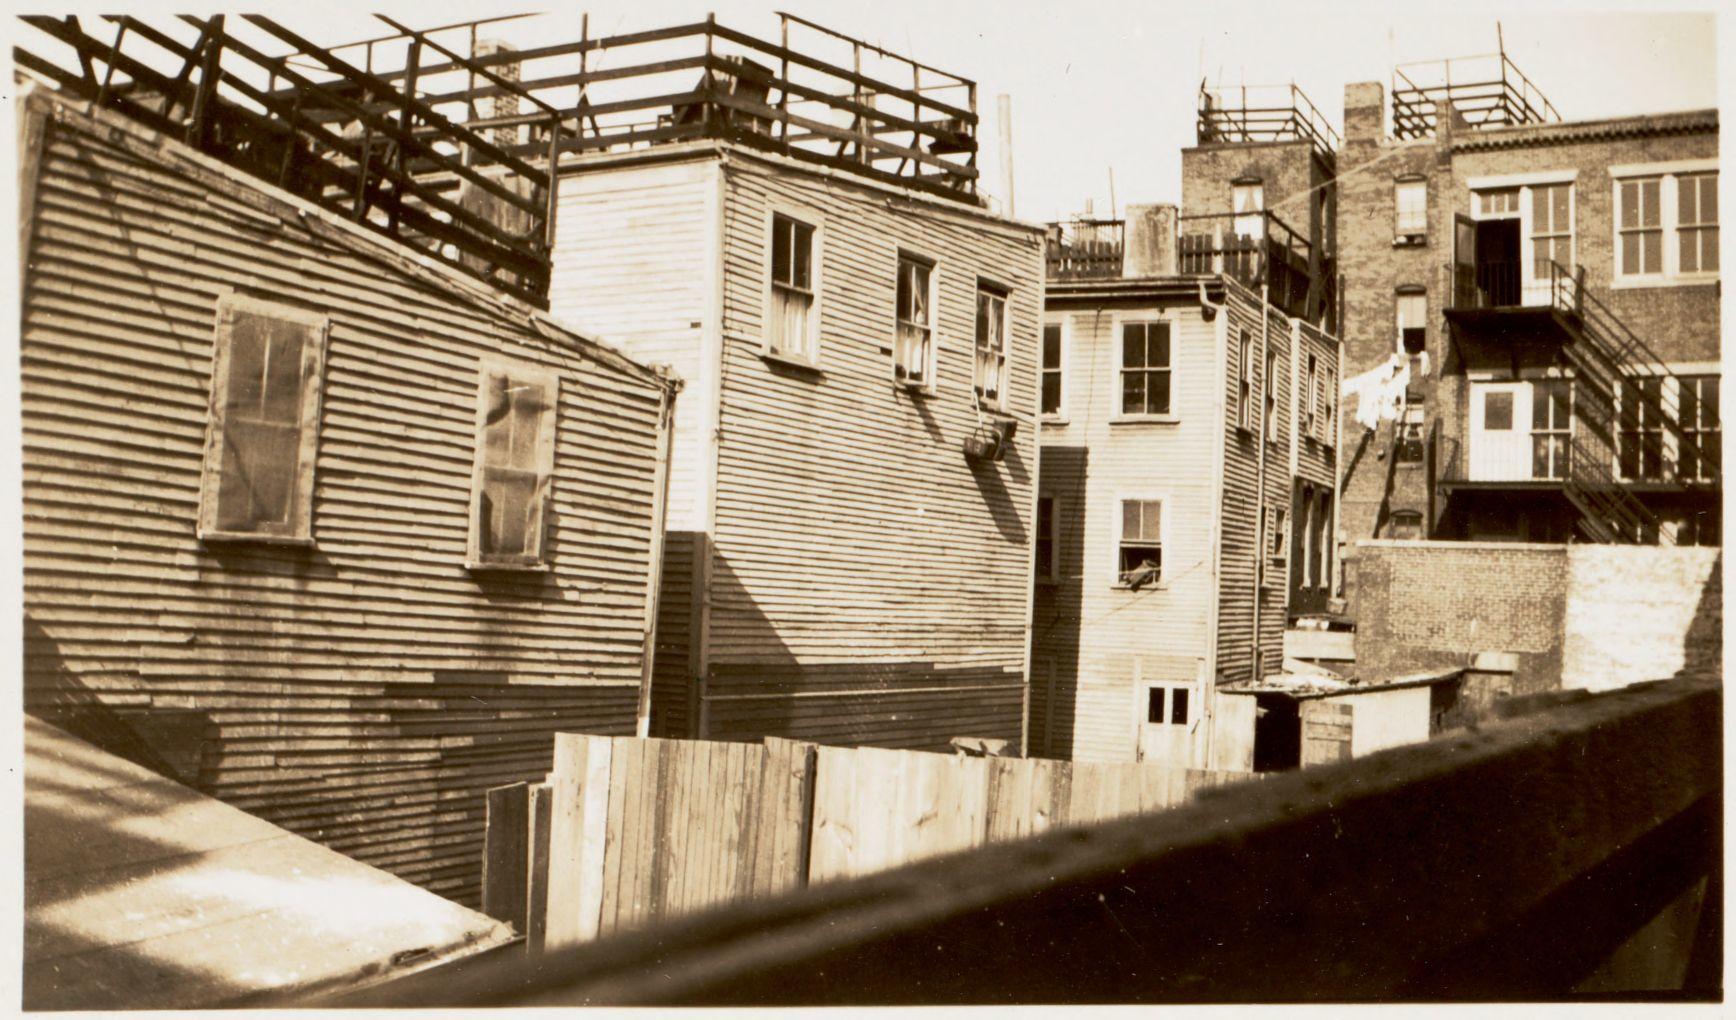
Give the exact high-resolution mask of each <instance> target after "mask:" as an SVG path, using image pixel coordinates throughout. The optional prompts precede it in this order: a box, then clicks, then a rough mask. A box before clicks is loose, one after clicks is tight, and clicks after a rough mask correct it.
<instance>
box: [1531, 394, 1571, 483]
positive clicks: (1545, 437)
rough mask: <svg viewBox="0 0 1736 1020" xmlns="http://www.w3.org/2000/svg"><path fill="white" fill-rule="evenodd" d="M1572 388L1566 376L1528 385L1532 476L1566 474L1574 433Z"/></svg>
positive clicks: (1552, 476) (1555, 476)
mask: <svg viewBox="0 0 1736 1020" xmlns="http://www.w3.org/2000/svg"><path fill="white" fill-rule="evenodd" d="M1572 430H1573V389H1572V384H1571V383H1569V382H1568V381H1567V380H1566V379H1549V380H1544V381H1542V382H1537V383H1533V384H1532V386H1531V477H1533V478H1566V477H1567V465H1568V457H1569V453H1568V444H1569V442H1570V440H1571V438H1572V435H1573V431H1572Z"/></svg>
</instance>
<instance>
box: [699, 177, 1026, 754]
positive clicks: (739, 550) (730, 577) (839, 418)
mask: <svg viewBox="0 0 1736 1020" xmlns="http://www.w3.org/2000/svg"><path fill="white" fill-rule="evenodd" d="M723 172H724V174H725V184H724V195H725V225H724V259H723V267H724V311H723V363H722V400H721V421H720V436H721V447H720V450H719V454H718V458H719V459H718V467H717V479H718V482H717V494H716V500H717V507H716V525H715V529H716V530H715V534H714V540H715V547H714V553H713V555H712V557H711V559H710V563H709V569H710V574H711V581H710V622H709V632H708V634H707V635H706V637H705V640H706V642H707V652H706V655H707V660H706V661H707V662H708V664H709V666H708V674H707V676H706V687H705V692H704V697H705V706H706V707H705V710H704V711H705V713H706V720H705V729H704V733H705V734H706V735H708V736H712V737H716V738H751V737H755V736H759V735H762V734H781V735H787V736H795V737H801V738H804V739H811V740H818V741H825V742H829V743H844V744H850V743H867V744H879V745H889V746H901V747H911V748H924V747H944V746H945V745H946V742H947V740H948V739H949V738H950V737H952V736H959V735H971V736H984V737H999V738H1007V739H1010V740H1012V741H1014V742H1015V743H1016V742H1017V740H1018V738H1019V735H1020V723H1021V716H1022V714H1023V701H1024V659H1025V651H1026V624H1027V621H1028V612H1029V601H1028V600H1029V591H1030V568H1031V545H1030V542H1031V525H1032V521H1031V512H1032V500H1033V486H1034V485H1035V482H1036V468H1037V451H1036V429H1035V425H1034V419H1035V410H1036V401H1037V396H1036V358H1037V352H1038V339H1039V329H1038V320H1039V317H1040V314H1041V309H1042V302H1043V252H1042V246H1041V240H1040V236H1039V234H1038V232H1037V231H1035V230H1032V229H1028V228H1024V227H1019V226H1016V225H1013V224H1009V223H1006V222H1005V221H998V220H996V219H994V218H992V217H989V216H987V215H985V214H983V213H980V212H977V211H973V210H965V209H962V208H948V207H947V205H946V203H943V202H938V201H928V200H916V199H911V198H905V197H899V196H897V195H895V194H894V193H892V192H889V191H887V190H884V189H880V188H874V187H870V186H868V185H867V184H865V183H863V182H859V181H856V180H853V179H851V178H849V177H847V176H846V175H842V174H824V173H819V172H814V171H811V170H807V169H800V168H795V167H793V166H789V165H785V164H782V163H780V162H777V161H774V160H765V159H761V158H759V157H754V156H749V155H747V154H746V153H744V152H740V151H732V152H731V153H730V156H729V159H728V161H727V162H726V163H725V164H724V167H723ZM778 203H784V204H787V205H789V206H792V207H794V208H795V209H796V210H797V211H798V214H800V215H803V216H804V217H806V218H809V219H813V220H817V225H818V226H819V228H820V231H821V241H820V255H819V258H818V267H817V271H816V278H817V285H818V288H819V303H820V316H821V319H820V337H821V339H820V359H819V360H820V364H819V370H818V371H812V370H805V369H800V368H791V367H786V366H783V365H781V364H774V363H772V362H769V361H767V360H765V359H763V358H762V357H761V356H760V352H761V350H762V337H763V329H762V322H763V318H764V309H763V304H764V300H765V298H764V295H765V286H766V279H767V260H768V253H767V251H766V239H767V235H768V231H767V223H768V217H769V215H770V209H771V207H772V206H773V205H774V204H778ZM901 247H902V248H906V249H909V250H911V251H914V252H917V253H920V254H922V255H925V256H927V257H929V258H931V259H933V260H935V262H936V267H937V268H936V270H935V272H936V279H937V286H938V301H937V324H938V330H937V331H938V336H939V338H940V355H939V372H938V389H937V391H936V392H935V393H933V394H931V395H920V394H913V393H912V392H910V391H909V390H906V389H904V388H901V387H899V386H897V385H895V384H894V382H893V369H892V343H893V336H894V318H893V315H894V303H895V300H894V299H895V293H894V286H895V279H896V275H897V258H898V252H899V249H900V248H901ZM979 277H982V278H985V279H987V280H990V281H993V282H995V283H997V284H999V285H1002V286H1004V287H1006V288H1008V290H1009V292H1010V300H1009V303H1008V320H1009V323H1010V333H1009V351H1010V354H1009V359H1008V365H1009V370H1010V373H1011V378H1010V384H1009V385H1008V388H1007V389H1008V405H1007V406H1008V409H1009V412H1010V413H1011V415H1012V416H1013V417H1014V418H1016V419H1017V420H1018V422H1019V428H1018V432H1017V435H1016V436H1015V438H1014V440H1013V441H1012V443H1011V444H1010V449H1009V450H1008V451H1007V453H1006V457H1005V459H1004V460H1003V461H1001V462H999V463H993V464H987V465H981V466H972V465H971V464H969V463H968V462H967V461H966V460H965V457H964V455H963V452H962V449H961V447H962V444H963V442H964V440H965V439H966V437H967V436H969V435H970V434H971V432H972V431H973V430H975V429H976V428H977V427H978V415H977V412H976V410H975V408H974V402H973V395H972V390H971V386H972V358H973V355H972V344H973V337H974V330H975V317H976V287H977V283H978V278H979Z"/></svg>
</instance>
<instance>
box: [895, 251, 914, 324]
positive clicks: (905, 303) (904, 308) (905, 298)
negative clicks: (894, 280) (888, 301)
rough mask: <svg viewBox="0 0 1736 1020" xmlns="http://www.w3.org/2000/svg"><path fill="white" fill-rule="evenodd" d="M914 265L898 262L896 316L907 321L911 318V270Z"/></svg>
mask: <svg viewBox="0 0 1736 1020" xmlns="http://www.w3.org/2000/svg"><path fill="white" fill-rule="evenodd" d="M914 268H915V267H914V266H912V265H911V264H910V263H908V262H900V263H899V264H898V300H897V307H898V311H897V315H898V318H900V319H902V320H904V321H906V322H909V321H910V319H911V311H912V309H911V303H910V293H911V290H912V283H913V281H912V280H911V278H910V277H911V270H912V269H914Z"/></svg>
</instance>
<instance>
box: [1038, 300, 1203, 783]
mask: <svg viewBox="0 0 1736 1020" xmlns="http://www.w3.org/2000/svg"><path fill="white" fill-rule="evenodd" d="M1154 317H1157V318H1163V319H1165V320H1167V321H1168V322H1170V324H1171V326H1170V343H1171V359H1172V364H1173V366H1174V368H1173V373H1172V377H1171V379H1172V383H1171V399H1172V408H1173V418H1174V420H1173V421H1127V420H1122V421H1117V420H1116V419H1117V418H1118V417H1119V414H1118V410H1119V403H1120V386H1121V380H1120V375H1119V366H1120V364H1121V346H1120V345H1121V328H1120V324H1121V323H1122V322H1124V321H1129V320H1149V319H1151V318H1154ZM1048 321H1050V322H1059V323H1061V324H1062V343H1063V344H1064V345H1065V346H1066V353H1065V361H1064V364H1065V365H1066V373H1065V375H1064V376H1063V381H1062V385H1063V387H1064V388H1065V391H1066V392H1065V396H1064V407H1065V413H1066V417H1065V421H1059V422H1057V421H1049V422H1045V423H1044V425H1043V432H1042V441H1043V471H1042V482H1041V486H1040V492H1041V493H1042V494H1043V495H1046V496H1052V497H1053V498H1054V499H1055V501H1056V515H1057V519H1058V521H1059V526H1060V536H1059V538H1060V541H1059V543H1058V545H1057V573H1058V574H1059V579H1058V581H1057V583H1055V584H1053V585H1049V584H1040V585H1039V586H1038V588H1037V601H1036V608H1035V614H1034V618H1033V620H1032V635H1033V639H1032V640H1033V651H1032V661H1033V662H1045V661H1049V660H1053V661H1054V662H1055V685H1054V689H1055V705H1054V707H1053V708H1050V706H1049V705H1047V704H1046V703H1045V704H1042V705H1041V706H1040V707H1038V706H1037V705H1036V702H1035V700H1033V715H1032V723H1031V729H1032V732H1033V733H1038V732H1040V731H1041V730H1042V729H1043V728H1044V724H1045V723H1046V724H1047V726H1048V729H1049V733H1050V739H1049V741H1048V746H1047V747H1045V748H1042V752H1043V753H1045V754H1048V755H1052V756H1055V757H1065V758H1073V759H1076V760H1080V761H1133V760H1134V758H1135V754H1136V750H1137V740H1138V727H1139V724H1140V722H1141V720H1143V718H1144V715H1143V711H1144V707H1145V706H1144V703H1143V701H1141V700H1140V697H1141V695H1140V690H1139V688H1140V685H1141V684H1142V683H1143V682H1146V681H1164V682H1169V683H1177V684H1192V685H1195V686H1194V687H1193V688H1192V689H1193V690H1194V691H1195V692H1196V693H1195V695H1194V697H1193V698H1192V699H1190V700H1191V701H1192V707H1191V708H1190V713H1192V715H1193V718H1195V719H1196V720H1197V719H1200V717H1201V706H1202V705H1203V704H1204V703H1205V702H1206V699H1205V698H1204V694H1205V691H1204V690H1202V688H1201V687H1200V686H1199V684H1198V683H1197V681H1199V680H1200V679H1201V678H1202V675H1203V665H1204V663H1205V660H1206V655H1207V651H1208V647H1207V646H1208V640H1207V638H1208V635H1209V633H1210V625H1209V609H1210V605H1211V600H1212V597H1213V592H1212V563H1211V552H1212V546H1211V538H1212V520H1213V517H1214V515H1215V514H1216V513H1217V499H1216V494H1215V493H1214V491H1213V485H1212V474H1213V458H1214V457H1215V455H1216V450H1217V447H1218V445H1219V443H1220V442H1221V441H1222V439H1221V435H1222V426H1221V423H1220V420H1219V418H1218V416H1217V403H1218V400H1219V399H1220V398H1219V394H1218V392H1217V389H1218V384H1217V382H1216V380H1217V379H1218V377H1219V373H1220V372H1221V371H1222V370H1221V369H1220V367H1219V362H1220V360H1221V359H1220V356H1219V353H1218V349H1217V348H1218V339H1217V328H1216V326H1215V325H1214V324H1209V323H1207V322H1205V321H1204V319H1203V318H1202V316H1201V314H1200V308H1199V304H1198V302H1197V301H1196V302H1186V303H1180V304H1172V305H1168V306H1162V305H1158V304H1156V303H1153V304H1151V305H1148V306H1145V307H1138V306H1128V307H1117V308H1107V307H1105V308H1090V309H1077V308H1073V309H1067V310H1064V311H1063V310H1057V311H1051V312H1050V313H1049V318H1048ZM1153 498H1157V499H1162V500H1163V511H1162V514H1163V521H1162V535H1163V569H1162V580H1161V582H1160V583H1159V584H1158V585H1156V586H1155V587H1146V588H1142V589H1141V590H1139V591H1132V590H1130V589H1128V588H1126V587H1125V586H1118V585H1117V584H1116V575H1117V569H1118V568H1117V560H1118V549H1119V539H1120V528H1121V518H1120V513H1121V507H1120V501H1121V500H1122V499H1153ZM1039 713H1041V714H1039ZM1204 726H1205V723H1204V722H1203V720H1202V721H1201V722H1200V723H1199V724H1198V728H1197V729H1196V730H1195V737H1196V740H1197V739H1198V733H1199V732H1200V731H1203V729H1204Z"/></svg>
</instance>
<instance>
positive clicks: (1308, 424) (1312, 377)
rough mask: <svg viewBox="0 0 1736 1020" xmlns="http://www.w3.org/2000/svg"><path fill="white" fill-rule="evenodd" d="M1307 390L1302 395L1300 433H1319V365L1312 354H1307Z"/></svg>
mask: <svg viewBox="0 0 1736 1020" xmlns="http://www.w3.org/2000/svg"><path fill="white" fill-rule="evenodd" d="M1305 378H1306V379H1307V380H1308V382H1307V387H1308V392H1307V393H1306V394H1305V395H1304V397H1303V405H1302V406H1303V411H1302V434H1303V435H1305V436H1318V435H1319V434H1320V365H1319V362H1318V361H1317V360H1316V359H1315V357H1314V355H1313V354H1309V355H1308V374H1307V376H1305Z"/></svg>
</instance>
